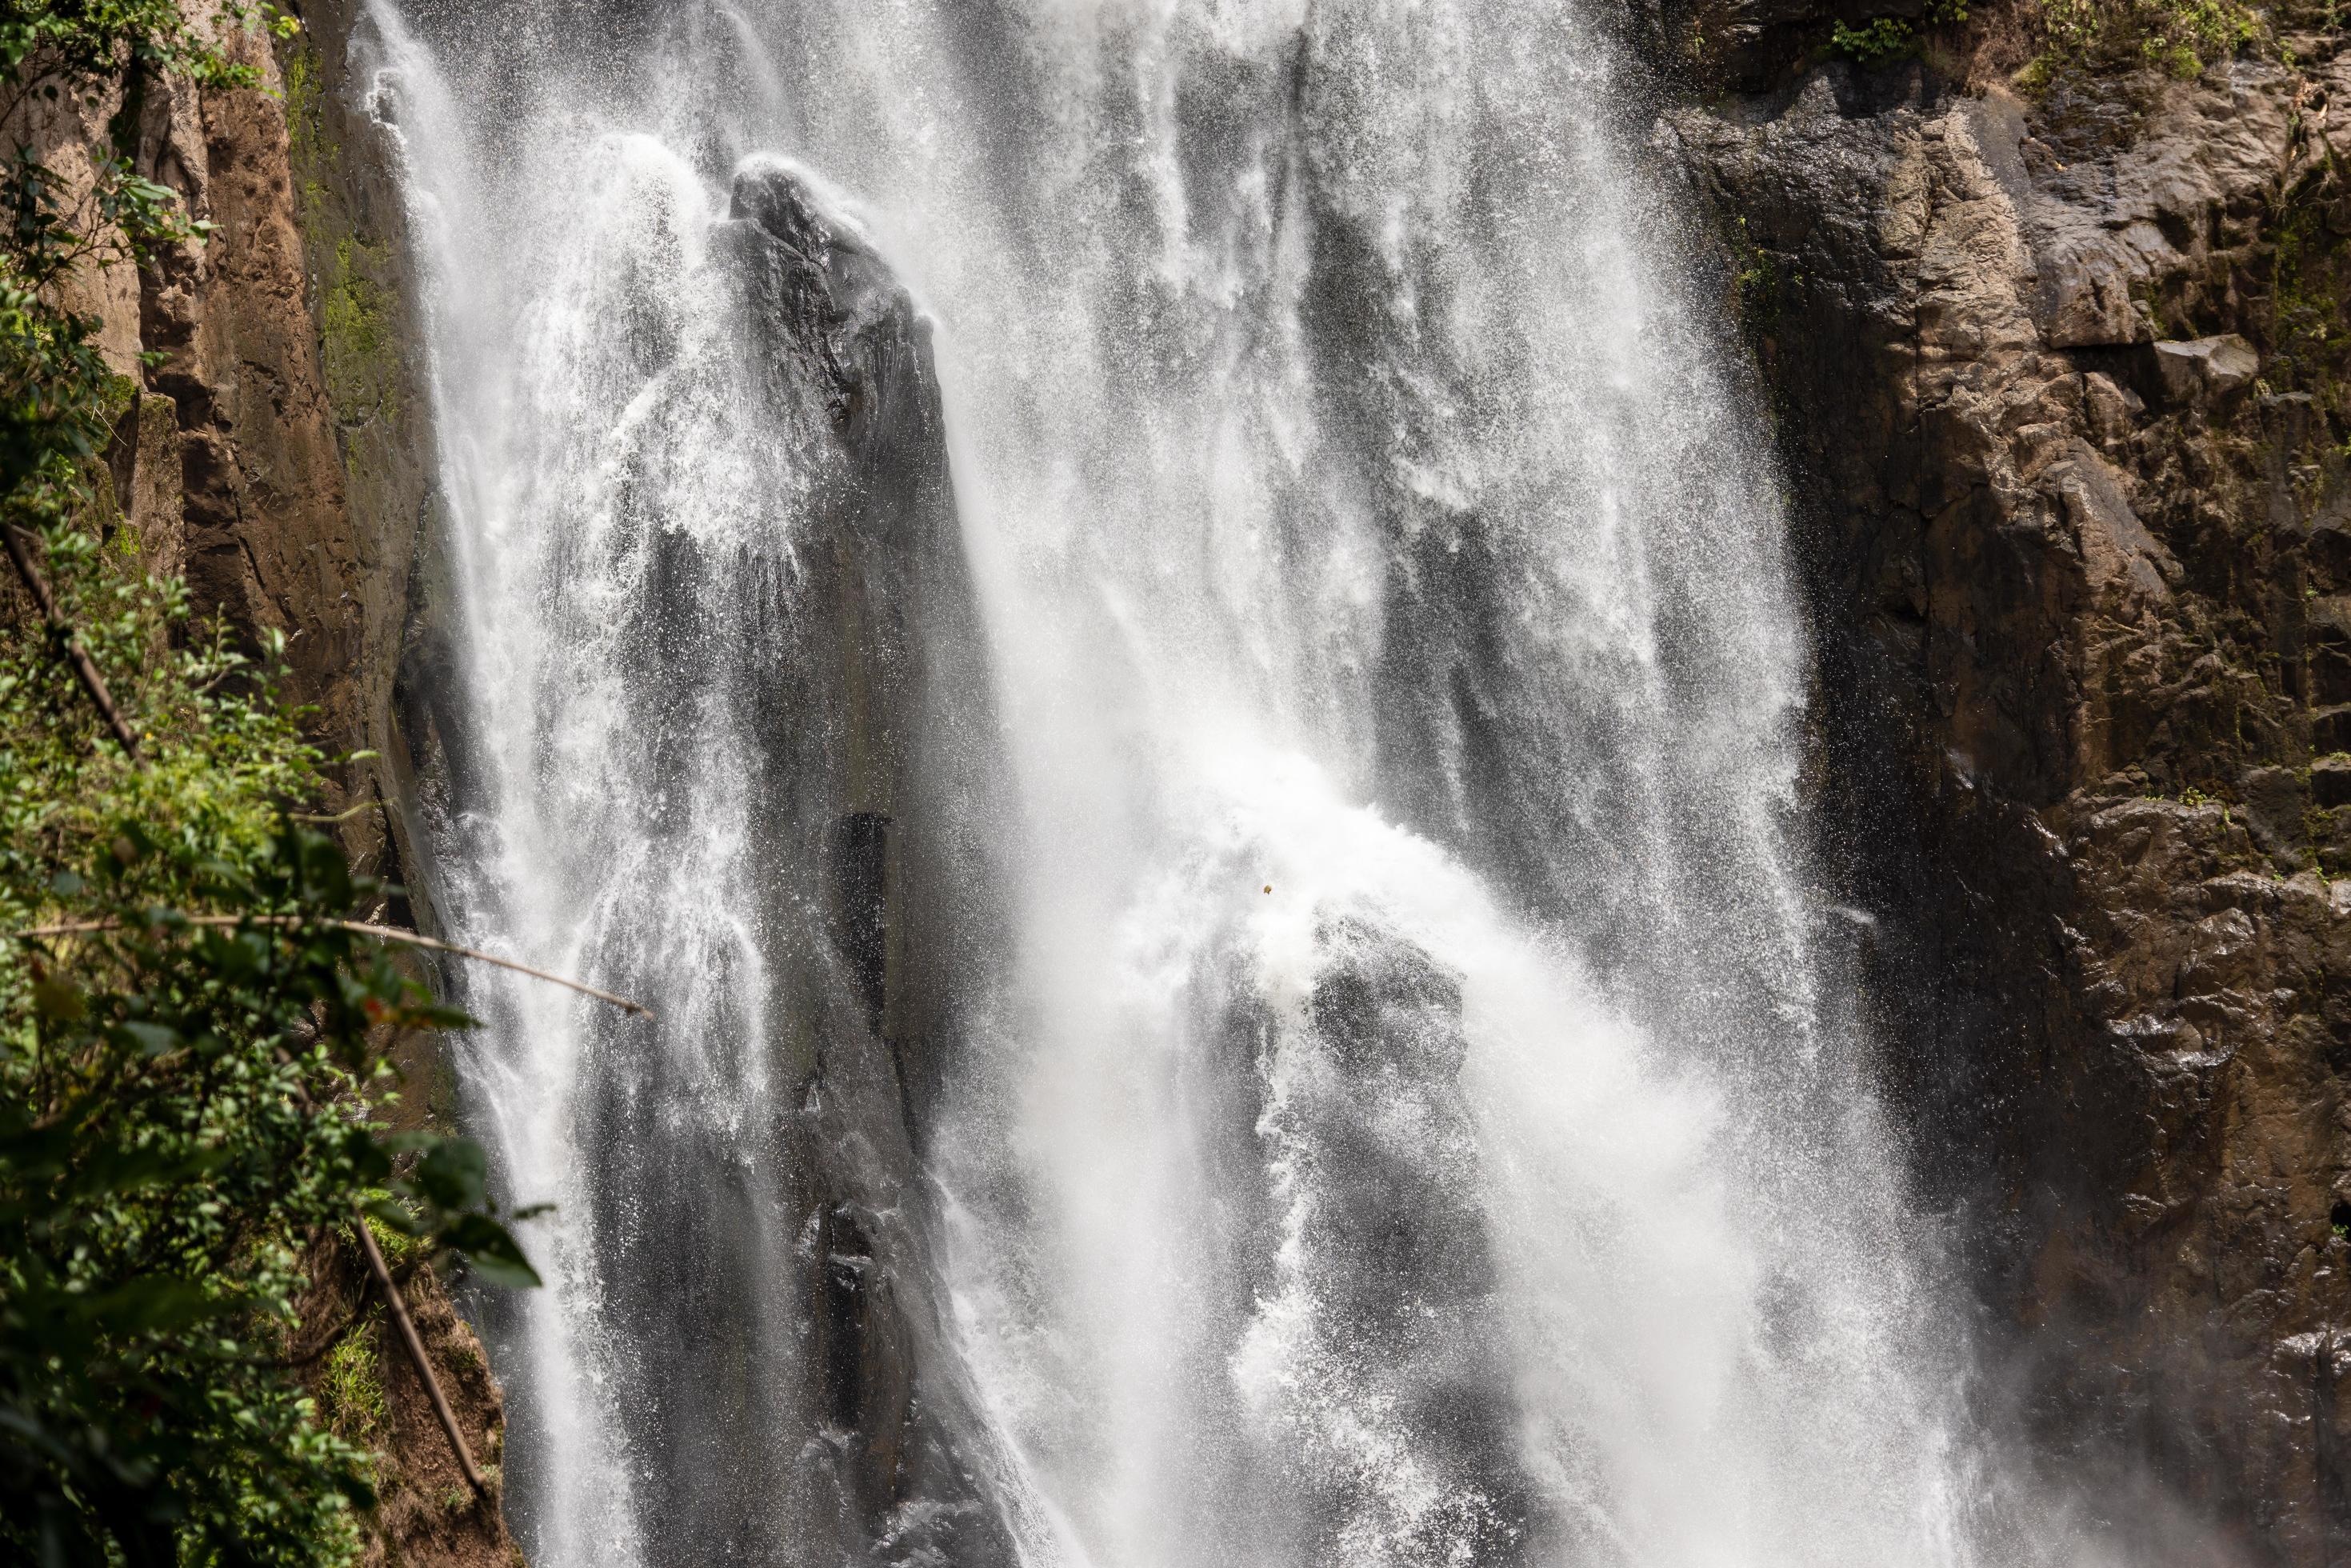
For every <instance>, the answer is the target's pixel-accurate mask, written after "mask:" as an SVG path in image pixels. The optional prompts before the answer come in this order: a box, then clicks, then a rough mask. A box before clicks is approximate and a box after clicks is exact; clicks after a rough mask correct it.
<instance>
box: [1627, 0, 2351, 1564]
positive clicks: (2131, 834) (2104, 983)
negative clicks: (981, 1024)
mask: <svg viewBox="0 0 2351 1568" xmlns="http://www.w3.org/2000/svg"><path fill="white" fill-rule="evenodd" d="M1768 9H1769V8H1768V7H1761V6H1757V7H1748V8H1745V9H1743V10H1742V9H1740V8H1733V13H1732V15H1731V16H1729V17H1727V18H1726V17H1721V16H1718V17H1716V18H1715V20H1716V24H1717V29H1718V34H1717V36H1718V37H1719V38H1729V39H1730V40H1732V44H1733V46H1735V47H1729V49H1728V50H1727V54H1726V57H1724V58H1723V59H1719V60H1718V61H1717V62H1716V66H1715V69H1716V75H1715V77H1714V78H1713V79H1714V87H1715V90H1714V91H1713V92H1712V93H1711V94H1710V101H1708V103H1706V104H1705V105H1704V106H1703V107H1680V108H1676V109H1672V110H1668V111H1667V112H1666V113H1664V114H1663V115H1662V116H1661V118H1660V119H1659V120H1658V123H1657V126H1656V147H1657V150H1658V151H1659V152H1660V153H1661V155H1662V156H1663V157H1664V158H1665V159H1667V161H1669V162H1671V163H1672V164H1673V165H1675V166H1677V167H1678V168H1679V169H1680V170H1682V171H1683V172H1686V173H1687V177H1688V178H1689V179H1690V180H1691V181H1692V182H1693V183H1695V184H1696V185H1697V186H1698V189H1699V191H1700V192H1701V193H1702V195H1703V196H1704V198H1705V199H1706V203H1707V204H1708V208H1709V209H1710V211H1711V213H1712V214H1714V216H1715V217H1716V218H1717V219H1718V220H1719V235H1720V238H1721V243H1722V247H1723V248H1722V274H1723V278H1724V282H1725V287H1726V292H1727V294H1728V295H1729V300H1728V302H1727V303H1728V304H1729V307H1730V308H1733V309H1735V310H1736V311H1737V312H1738V313H1739V316H1740V319H1741V322H1742V324H1743V325H1744V327H1745V329H1746V330H1747V332H1748V334H1749V336H1750V340H1751V341H1752V343H1753V345H1754V347H1755V350H1756V355H1757V360H1758V362H1759V364H1760V367H1761V371H1762V374H1763V378H1764V382H1765V385H1766V388H1767V391H1768V394H1769V396H1770V398H1771V402H1772V405H1773V408H1774V410H1775V417H1776V419H1777V423H1778V429H1779V435H1780V441H1781V445H1782V452H1783V455H1784V458H1785V461H1786V464H1787V466H1788V470H1789V472H1790V475H1791V478H1792V485H1793V487H1794V489H1795V492H1796V497H1797V502H1798V513H1799V516H1800V517H1801V525H1800V526H1801V538H1800V546H1801V559H1802V587H1803V592H1804V595H1805V597H1806V600H1807V601H1808V606H1809V610H1810V612H1811V617H1812V621H1813V627H1814V632H1815V637H1816V644H1817V650H1818V661H1819V698H1818V702H1817V704H1816V713H1817V717H1818V723H1819V725H1820V727H1821V735H1822V740H1823V755H1824V757H1825V758H1826V767H1825V768H1823V776H1822V780H1821V790H1822V794H1823V811H1822V820H1823V821H1827V822H1832V823H1836V824H1842V827H1841V829H1840V830H1839V831H1838V835H1837V840H1836V841H1835V843H1834V845H1833V849H1834V852H1835V856H1836V860H1837V863H1838V865H1839V867H1840V872H1841V874H1842V876H1843V877H1844V881H1845V883H1846V885H1845V887H1844V890H1843V891H1844V894H1845V895H1847V896H1849V897H1850V898H1852V900H1853V901H1854V903H1855V904H1856V905H1857V906H1858V907H1859V908H1861V909H1862V910H1864V911H1866V912H1867V914H1868V915H1870V916H1871V917H1872V919H1873V925H1872V927H1871V937H1870V941H1869V951H1868V967H1869V970H1870V976H1871V981H1872V993H1873V994H1872V998H1871V1000H1872V1003H1873V1005H1874V1007H1875V1009H1876V1012H1877V1015H1878V1021H1879V1025H1880V1028H1879V1034H1880V1037H1881V1038H1882V1039H1883V1040H1885V1041H1886V1053H1887V1061H1886V1066H1887V1070H1888V1073H1889V1075H1890V1077H1891V1078H1892V1080H1893V1081H1894V1082H1895V1084H1896V1092H1897V1095H1898V1098H1899V1099H1900V1102H1901V1104H1902V1107H1903V1111H1904V1113H1905V1116H1906V1120H1907V1125H1908V1128H1909V1135H1910V1141H1911V1145H1912V1148H1913V1150H1914V1153H1915V1157H1916V1164H1917V1170H1918V1174H1919V1177H1920V1181H1921V1184H1922V1186H1923V1187H1924V1189H1925V1191H1926V1193H1927V1194H1928V1199H1929V1201H1931V1202H1933V1203H1935V1204H1936V1205H1938V1207H1945V1208H1948V1209H1949V1211H1950V1212H1951V1213H1952V1214H1953V1215H1954V1217H1955V1221H1956V1224H1955V1229H1956V1231H1957V1234H1958V1235H1959V1237H1960V1238H1961V1239H1962V1241H1963V1245H1964V1247H1965V1248H1966V1250H1967V1258H1966V1262H1967V1264H1968V1266H1969V1269H1970V1273H1971V1276H1972V1277H1973V1279H1974V1280H1975V1281H1977V1283H1978V1285H1979V1287H1980V1292H1981V1299H1982V1301H1983V1302H1984V1304H1985V1308H1986V1318H1987V1322H1988V1324H1989V1328H1990V1333H1991V1339H1992V1341H1993V1343H1994V1345H1995V1347H1996V1363H1997V1364H2004V1365H2006V1366H2008V1367H2010V1368H2011V1369H2012V1375H2010V1376H2008V1377H2006V1378H2005V1379H2004V1380H2003V1382H2002V1383H2001V1386H2000V1388H1999V1389H1998V1390H1997V1393H1998V1394H1999V1395H2000V1396H2001V1397H2003V1398H2005V1399H2006V1400H2008V1401H2011V1402H2012V1408H2011V1410H2010V1411H2009V1412H2008V1414H2009V1415H2010V1416H2012V1417H2013V1418H2015V1419H2017V1420H2019V1421H2021V1422H2022V1425H2023V1426H2024V1427H2026V1428H2027V1429H2028V1430H2029V1432H2030V1433H2031V1434H2032V1437H2034V1438H2035V1439H2037V1446H2038V1448H2039V1450H2040V1452H2041V1453H2042V1454H2043V1457H2044V1459H2045V1467H2046V1469H2047V1472H2048V1474H2049V1476H2050V1479H2051V1480H2052V1482H2053V1484H2058V1485H2072V1484H2074V1483H2078V1482H2086V1483H2088V1490H2089V1492H2090V1494H2091V1495H2092V1496H2094V1497H2097V1498H2101V1499H2104V1500H2105V1501H2104V1502H2103V1503H2102V1504H2094V1505H2092V1506H2094V1507H2105V1508H2107V1509H2112V1510H2114V1511H2115V1512H2114V1517H2113V1519H2112V1520H2111V1523H2112V1525H2113V1527H2114V1529H2115V1530H2116V1532H2117V1534H2118V1535H2119V1537H2120V1538H2121V1539H2122V1540H2123V1541H2124V1542H2126V1545H2127V1547H2128V1549H2129V1550H2130V1551H2131V1552H2133V1553H2134V1560H2141V1561H2171V1560H2180V1561H2189V1560H2192V1561H2199V1562H2201V1561H2210V1560H2212V1559H2213V1558H2216V1557H2218V1558H2221V1559H2223V1560H2228V1559H2241V1560H2242V1561H2246V1562H2262V1563H2270V1562H2276V1563H2323V1562H2330V1561H2333V1560H2335V1557H2336V1556H2338V1555H2339V1554H2340V1553H2341V1552H2342V1551H2343V1549H2344V1548H2345V1546H2346V1544H2351V1468H2346V1439H2351V1407H2346V1402H2345V1401H2344V1400H2343V1399H2341V1398H2340V1397H2339V1396H2338V1386H2339V1385H2340V1383H2341V1380H2342V1379H2343V1378H2344V1377H2345V1376H2346V1374H2347V1373H2351V1332H2346V1329H2351V1324H2347V1323H2346V1275H2347V1274H2351V1107H2346V1095H2345V1082H2346V1079H2345V1073H2346V1071H2351V978H2346V977H2351V881H2346V880H2342V879H2344V878H2346V877H2351V755H2346V751H2347V750H2351V459H2347V458H2346V454H2351V443H2346V434H2351V402H2346V396H2345V388H2344V384H2343V376H2344V372H2345V371H2346V362H2351V332H2346V326H2351V323H2346V320H2345V318H2344V313H2343V312H2344V304H2345V301H2346V298H2351V295H2346V286H2347V285H2351V269H2347V268H2346V251H2345V243H2346V241H2345V236H2346V235H2351V186H2346V183H2345V181H2346V172H2345V171H2344V169H2343V168H2342V166H2341V163H2340V162H2339V159H2338V153H2337V149H2338V147H2340V148H2341V149H2342V150H2343V151H2345V152H2351V141H2346V138H2351V120H2346V119H2345V118H2344V117H2345V116H2346V113H2351V100H2346V99H2345V94H2346V91H2351V56H2346V55H2339V54H2338V52H2337V51H2338V47H2339V44H2340V41H2341V40H2340V38H2339V37H2338V36H2337V35H2335V34H2333V33H2331V32H2318V33H2313V34H2310V35H2308V36H2288V37H2284V38H2283V39H2280V40H2276V41H2274V42H2273V44H2272V45H2271V46H2270V47H2266V48H2263V49H2259V50H2254V51H2249V52H2248V53H2247V54H2246V55H2245V56H2244V57H2239V58H2235V59H2232V60H2230V61H2226V62H2224V63H2222V64H2220V65H2218V66H2216V67H2213V68H2210V69H2207V70H2205V71H2203V72H2202V73H2201V74H2200V75H2196V76H2194V78H2193V79H2187V80H2182V79H2178V77H2179V74H2184V73H2158V72H2155V71H2153V70H2144V69H2142V70H2112V69H2108V70H2103V71H2095V70H2060V71H2056V72H2053V73H2050V72H2047V71H2046V70H2045V69H2043V70H2028V71H2026V72H2025V73H2023V75H2022V82H2021V84H2020V82H2019V81H2018V80H2017V79H2015V78H2010V77H2009V76H2008V75H2007V74H2006V73H2005V72H2004V71H2003V72H1991V73H1986V72H1983V71H1981V70H1978V71H1976V72H1975V73H1974V74H1975V75H1976V77H1977V79H1976V80H1974V81H1973V82H1970V81H1969V80H1968V79H1967V78H1968V77H1969V75H1970V71H1969V70H1968V69H1967V68H1963V67H1959V66H1956V65H1953V64H1952V63H1951V58H1950V57H1949V56H1948V55H1947V56H1945V57H1943V60H1942V62H1941V63H1942V64H1944V66H1945V67H1946V68H1947V69H1948V70H1949V75H1946V74H1943V73H1939V72H1938V71H1937V70H1934V69H1931V68H1928V66H1927V65H1925V64H1922V63H1919V62H1917V61H1915V60H1896V61H1893V62H1890V63H1887V64H1886V65H1884V66H1882V67H1881V68H1878V69H1876V70H1870V69H1865V68H1862V67H1861V66H1860V65H1858V64H1857V63H1855V62H1852V61H1844V60H1839V61H1831V62H1827V63H1813V61H1808V60H1806V59H1805V58H1804V57H1802V54H1801V52H1800V49H1799V47H1797V46H1793V45H1791V44H1790V43H1789V39H1790V38H1791V37H1798V38H1799V39H1801V37H1803V36H1807V35H1804V34H1803V28H1804V26H1805V25H1806V24H1807V22H1809V24H1810V26H1811V29H1812V31H1811V33H1810V34H1809V35H1808V36H1809V37H1812V38H1813V39H1815V40H1817V39H1818V38H1819V37H1821V35H1822V34H1823V32H1824V31H1825V30H1826V26H1827V22H1826V19H1825V18H1823V17H1819V16H1811V17H1809V18H1808V17H1807V16H1805V15H1803V14H1802V13H1801V12H1791V11H1789V10H1788V9H1787V8H1785V7H1782V8H1781V9H1780V10H1778V11H1771V13H1770V14H1769V15H1766V14H1765V12H1766V11H1767V10H1768ZM2026 20H2029V18H2027V19H2026ZM1987 23H1988V24H1989V25H1986V24H1987ZM1684 25H1687V26H1696V24H1695V22H1687V20H1686V21H1685V24H1684ZM2023 25H2024V24H2023V22H2021V21H2019V20H2018V19H2017V18H2015V17H2014V16H2006V17H2002V16H1998V15H1995V16H1993V17H1991V18H1988V19H1980V23H1979V27H1978V29H1977V30H1976V31H1975V32H1974V33H1972V34H1971V35H1970V37H1971V38H1972V39H1973V41H1974V42H1975V43H1976V44H1977V45H1978V46H1979V52H1978V53H1977V55H1976V56H1975V59H1976V61H1977V62H1978V64H1979V65H1980V63H1981V62H1982V61H1983V60H1984V59H1985V58H1986V57H1987V53H1988V52H1989V53H1990V54H1991V55H1992V56H1994V57H1996V55H1997V49H1996V48H1993V47H1989V46H1986V45H1985V40H1986V38H1987V37H1991V38H1992V39H1993V41H1994V43H1995V44H1996V43H1997V41H1998V37H1999V35H2000V33H2001V27H2002V26H2007V27H2008V28H2009V29H2010V35H2009V36H2011V37H2014V36H2017V34H2016V29H2018V28H2021V27H2022V26H2023ZM1775 40H1776V43H1775ZM1775 47H1777V48H1778V49H1779V53H1778V54H1777V56H1776V57H1775V56H1774V54H1773V49H1774V48H1775ZM1816 58H1817V57H1815V59H1816ZM1686 59H1687V52H1685V56H1684V62H1683V68H1687V65H1686ZM1997 63H2001V64H2005V65H2014V64H2015V63H2016V55H2015V54H2014V53H2013V52H2011V55H2010V56H2009V57H2008V58H2007V60H2005V61H2001V62H1997ZM2117 1502H2120V1503H2121V1504H2122V1506H2121V1507H2119V1508H2116V1504H2117ZM2180 1511H2185V1513H2186V1514H2188V1515H2189V1516H2191V1518H2192V1519H2193V1520H2194V1521H2198V1522H2199V1523H2200V1524H2201V1525H2202V1526H2203V1527H2205V1530H2207V1531H2210V1533H2209V1534H2208V1533H2204V1532H2203V1531H2193V1530H2189V1529H2187V1528H2185V1526H2186V1524H2187V1522H2188V1521H2186V1520H2183V1519H2182V1518H2181V1517H2180ZM2189 1542H2193V1544H2192V1545H2189Z"/></svg>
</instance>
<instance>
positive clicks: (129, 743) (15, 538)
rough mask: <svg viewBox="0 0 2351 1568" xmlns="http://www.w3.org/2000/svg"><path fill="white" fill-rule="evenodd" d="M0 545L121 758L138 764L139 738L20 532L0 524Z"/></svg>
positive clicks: (11, 524) (6, 524) (14, 525)
mask: <svg viewBox="0 0 2351 1568" xmlns="http://www.w3.org/2000/svg"><path fill="white" fill-rule="evenodd" d="M0 542H5V544H6V545H7V547H8V559H10V560H12V561H14V562H15V563H16V575H17V576H18V577H20V578H22V579H23V580H24V582H25V591H26V592H27V593H30V594H31V595H32V596H33V602H34V604H35V605H37V607H38V608H39V610H40V612H41V619H42V620H43V621H44V622H47V623H48V628H49V636H50V638H51V639H52V640H53V641H54V642H55V643H57V653H58V656H59V657H60V658H62V659H64V660H65V662H66V665H67V667H68V668H69V669H71V670H72V671H73V673H74V679H75V680H77V681H78V682H79V683H81V689H82V691H83V692H84V693H86V694H87V695H89V700H90V702H91V703H92V704H93V705H95V706H97V708H98V711H99V713H101V714H103V715H105V716H106V724H107V727H108V728H110V729H111V730H112V731H114V738H115V741H116V742H117V743H118V744H119V745H120V747H122V751H123V755H125V756H126V757H128V758H131V761H133V762H136V761H138V760H140V758H139V737H137V736H135V735H133V734H131V726H130V725H129V724H127V723H125V722H124V720H123V717H122V711H121V710H120V708H118V707H116V706H114V698H113V697H112V696H111V695H109V693H108V692H107V689H106V677H105V676H103V675H101V674H99V673H98V666H97V665H96V664H93V663H91V661H90V656H89V650H88V649H87V648H84V647H83V646H82V645H81V633H80V632H77V631H75V630H74V623H73V622H70V621H68V620H67V619H66V618H65V616H64V615H63V614H62V613H61V612H59V611H58V609H57V601H55V600H54V599H52V598H50V597H49V585H48V584H47V582H46V581H44V580H42V578H41V573H40V569H39V568H37V567H36V566H35V565H34V564H33V555H32V552H31V551H30V550H29V549H26V545H25V535H24V532H23V530H22V529H20V528H17V527H16V524H14V523H0Z"/></svg>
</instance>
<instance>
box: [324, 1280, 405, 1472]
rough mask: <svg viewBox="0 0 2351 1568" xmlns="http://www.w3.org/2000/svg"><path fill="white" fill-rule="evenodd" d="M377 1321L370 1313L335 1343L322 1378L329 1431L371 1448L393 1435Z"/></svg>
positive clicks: (379, 1445) (328, 1356)
mask: <svg viewBox="0 0 2351 1568" xmlns="http://www.w3.org/2000/svg"><path fill="white" fill-rule="evenodd" d="M375 1321H376V1314H372V1313H371V1314H370V1316H369V1318H368V1320H367V1321H366V1322H361V1323H359V1324H357V1325H354V1326H353V1327H352V1329H351V1330H350V1332H349V1333H346V1334H344V1335H343V1337H342V1338H341V1339H340V1340H338V1341H336V1342H335V1348H334V1349H333V1350H331V1351H329V1352H328V1353H327V1359H326V1364H325V1365H324V1366H323V1367H322V1368H321V1369H320V1372H319V1403H320V1405H321V1406H324V1408H323V1410H322V1411H321V1414H322V1415H323V1416H325V1417H326V1422H327V1427H328V1430H329V1431H331V1432H333V1433H334V1434H335V1435H336V1436H337V1437H342V1438H344V1439H345V1440H347V1441H349V1442H353V1443H359V1444H362V1445H365V1446H367V1447H369V1448H377V1447H381V1445H382V1444H383V1442H384V1440H385V1439H386V1438H388V1437H390V1436H391V1435H392V1406H390V1405H389V1404H388V1403H387V1402H386V1400H385V1398H384V1393H383V1376H382V1372H381V1359H380V1357H379V1355H378V1354H377V1350H376V1343H375V1339H376V1336H375Z"/></svg>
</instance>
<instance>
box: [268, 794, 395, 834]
mask: <svg viewBox="0 0 2351 1568" xmlns="http://www.w3.org/2000/svg"><path fill="white" fill-rule="evenodd" d="M382 804H383V801H382V800H381V799H379V800H362V801H360V803H359V804H358V805H356V806H353V807H352V808H351V809H350V810H347V811H338V812H336V813H335V814H334V815H333V816H331V817H322V816H319V814H318V813H317V812H315V811H293V812H289V813H287V814H288V815H290V816H291V817H292V818H293V819H294V820H295V821H298V822H317V823H319V824H321V825H323V826H326V827H332V826H334V824H336V823H337V822H348V821H350V820H351V819H352V818H353V817H356V816H359V815H360V814H361V813H362V812H366V811H372V810H377V809H378V808H379V807H381V805H382Z"/></svg>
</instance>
